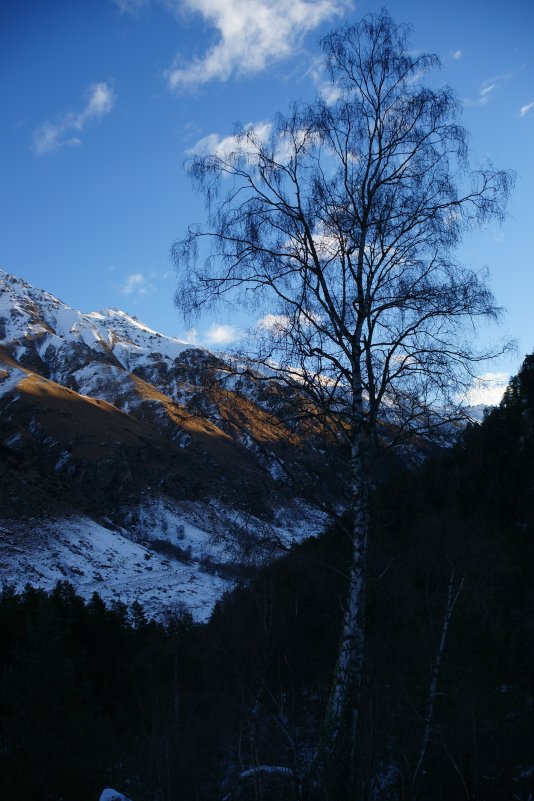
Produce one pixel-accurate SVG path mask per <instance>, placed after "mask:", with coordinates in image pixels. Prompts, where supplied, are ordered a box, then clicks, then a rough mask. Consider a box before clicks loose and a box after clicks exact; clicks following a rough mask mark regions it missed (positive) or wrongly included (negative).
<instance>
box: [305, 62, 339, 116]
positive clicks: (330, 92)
mask: <svg viewBox="0 0 534 801" xmlns="http://www.w3.org/2000/svg"><path fill="white" fill-rule="evenodd" d="M306 75H307V76H308V77H309V78H311V80H312V81H313V83H314V84H315V87H316V89H317V91H318V93H319V94H320V95H321V97H322V98H323V100H324V102H325V103H326V104H327V106H333V105H334V103H335V102H336V100H338V99H339V97H340V95H341V91H340V90H339V89H338V87H336V86H334V84H333V83H332V82H331V81H330V80H329V79H328V77H327V76H326V73H325V68H324V60H323V59H322V58H321V57H320V56H319V57H318V58H316V59H314V61H313V62H312V65H311V67H310V68H309V70H308V71H307V73H306Z"/></svg>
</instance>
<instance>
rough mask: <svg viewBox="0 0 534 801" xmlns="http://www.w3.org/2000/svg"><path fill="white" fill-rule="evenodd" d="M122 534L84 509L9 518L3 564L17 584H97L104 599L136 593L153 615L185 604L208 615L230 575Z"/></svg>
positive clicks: (0, 531)
mask: <svg viewBox="0 0 534 801" xmlns="http://www.w3.org/2000/svg"><path fill="white" fill-rule="evenodd" d="M124 534H125V532H124V530H122V531H121V530H116V529H115V530H113V529H111V528H106V527H105V526H103V525H101V524H99V523H97V522H95V521H93V520H90V519H89V518H86V517H72V518H62V519H57V520H48V521H42V520H40V521H33V524H32V525H28V523H25V524H24V525H22V524H17V523H7V522H6V523H5V524H4V525H3V526H0V535H1V544H0V572H1V573H2V574H3V575H5V576H9V581H10V582H12V583H14V584H15V586H16V589H18V590H21V589H23V588H24V586H25V585H26V584H28V583H29V584H31V585H33V586H35V587H41V588H43V589H46V590H51V589H52V588H53V587H54V586H55V584H56V583H57V582H58V581H70V582H71V583H72V584H74V585H75V587H76V590H77V592H79V593H80V595H82V596H83V597H84V598H86V599H89V598H90V597H91V596H92V594H93V593H94V592H98V594H99V595H100V596H101V597H102V598H103V599H104V600H105V601H106V602H108V603H109V602H112V601H123V602H124V603H126V604H131V603H133V601H139V602H140V603H141V604H142V606H143V608H144V609H145V611H146V612H147V613H148V614H149V615H150V616H152V617H161V616H162V615H164V613H165V610H166V609H168V608H169V607H170V608H172V607H176V606H179V607H180V608H181V607H182V606H185V607H186V608H187V609H188V610H189V611H190V612H191V614H192V615H193V617H194V618H195V619H196V620H199V621H203V620H207V618H208V617H209V616H210V614H211V611H212V609H213V606H214V604H215V603H216V601H217V600H218V599H219V598H220V597H221V595H222V594H223V592H224V591H225V590H227V589H229V587H230V582H229V580H228V579H225V578H221V577H220V576H218V575H215V574H214V573H210V572H207V571H205V570H203V569H202V566H201V565H200V564H199V563H198V562H196V561H194V560H191V561H190V562H188V563H182V562H180V561H179V560H178V559H176V558H173V556H172V555H168V554H164V553H163V554H162V553H158V552H157V551H155V550H153V549H151V548H149V547H147V545H145V544H142V543H139V542H132V541H131V540H130V539H128V538H127V537H126V536H124Z"/></svg>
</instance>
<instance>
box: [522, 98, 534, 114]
mask: <svg viewBox="0 0 534 801" xmlns="http://www.w3.org/2000/svg"><path fill="white" fill-rule="evenodd" d="M533 108H534V100H531V101H530V103H527V104H526V105H525V106H521V109H520V111H519V116H520V117H526V115H527V114H528V112H529V111H530V110H531V109H533Z"/></svg>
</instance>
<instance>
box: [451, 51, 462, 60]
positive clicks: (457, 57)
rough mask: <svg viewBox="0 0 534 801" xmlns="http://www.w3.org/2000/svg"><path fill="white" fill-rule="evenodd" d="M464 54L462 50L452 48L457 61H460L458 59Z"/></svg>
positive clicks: (452, 54) (452, 53)
mask: <svg viewBox="0 0 534 801" xmlns="http://www.w3.org/2000/svg"><path fill="white" fill-rule="evenodd" d="M462 55H463V51H462V50H451V56H452V57H453V58H454V59H455V61H458V59H460V58H461V57H462Z"/></svg>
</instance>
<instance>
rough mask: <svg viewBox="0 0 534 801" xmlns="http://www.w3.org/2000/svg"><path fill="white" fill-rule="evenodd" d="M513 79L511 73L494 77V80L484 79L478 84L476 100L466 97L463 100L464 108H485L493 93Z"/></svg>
mask: <svg viewBox="0 0 534 801" xmlns="http://www.w3.org/2000/svg"><path fill="white" fill-rule="evenodd" d="M512 77H513V73H511V72H505V73H503V74H502V75H496V76H495V77H494V78H486V80H485V81H482V83H481V84H480V89H479V90H478V96H477V97H476V98H474V99H473V98H470V97H466V98H465V99H464V105H465V106H485V105H487V103H489V101H490V99H491V98H492V97H493V95H494V93H495V92H496V91H497V90H498V89H499V88H500V87H501V86H502V85H503V84H504V83H506V81H509V80H510V78H512Z"/></svg>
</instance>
